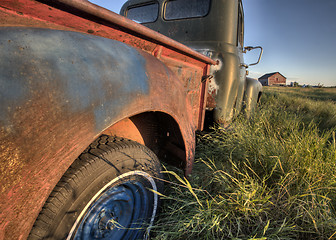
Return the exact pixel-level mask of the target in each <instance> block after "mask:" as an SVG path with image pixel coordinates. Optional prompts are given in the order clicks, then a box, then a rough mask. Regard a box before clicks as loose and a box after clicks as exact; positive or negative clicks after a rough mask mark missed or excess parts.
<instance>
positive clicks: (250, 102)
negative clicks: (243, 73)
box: [244, 77, 262, 117]
mask: <svg viewBox="0 0 336 240" xmlns="http://www.w3.org/2000/svg"><path fill="white" fill-rule="evenodd" d="M261 94H262V85H261V83H260V82H259V81H258V80H257V79H254V78H249V77H247V78H246V91H245V95H244V111H245V114H246V116H247V117H251V116H252V115H253V113H254V111H255V109H256V107H257V103H258V101H259V99H260V96H261Z"/></svg>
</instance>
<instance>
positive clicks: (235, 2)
mask: <svg viewBox="0 0 336 240" xmlns="http://www.w3.org/2000/svg"><path fill="white" fill-rule="evenodd" d="M149 2H153V1H148V0H129V1H127V2H126V3H125V4H124V6H123V7H122V9H121V11H120V14H121V15H124V16H127V10H128V9H129V8H130V7H131V6H140V5H141V4H146V3H149ZM155 2H157V3H158V4H159V14H158V18H157V19H156V20H155V21H154V22H150V23H143V25H144V26H147V27H149V28H151V29H153V30H155V31H157V32H159V33H162V34H164V35H166V36H168V37H171V38H173V39H175V40H177V41H179V42H181V43H183V44H185V45H187V46H189V47H191V48H192V49H195V50H196V51H198V52H200V53H203V54H204V55H207V56H208V57H211V58H212V59H213V60H217V62H219V64H218V66H212V67H211V69H210V72H211V74H212V75H213V76H214V77H213V79H211V80H210V82H209V85H208V86H209V88H208V97H207V104H206V108H207V109H208V110H214V111H213V114H214V120H215V121H216V122H218V123H221V124H224V125H227V124H229V123H230V122H231V121H232V119H233V118H234V117H236V116H237V115H238V114H239V112H240V111H241V109H242V103H243V96H244V92H245V86H246V81H247V80H246V67H247V65H246V64H245V63H244V57H243V53H244V51H245V50H244V46H243V37H244V13H243V6H242V1H241V0H211V1H210V3H211V4H210V10H209V13H208V14H206V15H205V16H203V17H194V18H184V19H176V20H166V19H165V18H164V14H165V4H166V1H165V0H157V1H155ZM180 14H181V13H180ZM186 14H187V13H186ZM239 19H240V21H239ZM239 23H241V24H240V25H239ZM239 40H240V41H239Z"/></svg>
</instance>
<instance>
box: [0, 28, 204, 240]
mask: <svg viewBox="0 0 336 240" xmlns="http://www.w3.org/2000/svg"><path fill="white" fill-rule="evenodd" d="M0 31H1V33H0V52H2V53H6V54H1V56H2V57H1V59H0V61H1V64H0V76H1V79H0V81H1V82H0V98H1V106H0V111H1V114H0V123H1V128H0V131H1V132H0V133H1V134H0V145H1V153H0V154H1V157H0V159H1V173H2V174H1V180H0V182H1V185H2V190H1V196H0V198H1V215H0V224H1V225H0V236H1V237H2V238H5V239H24V238H26V237H27V234H28V233H29V230H30V228H31V227H32V224H33V222H34V220H35V218H36V217H37V214H38V213H39V211H40V209H41V207H42V205H43V204H44V201H45V200H46V198H47V197H48V195H49V194H50V192H51V190H52V189H53V187H54V186H55V185H56V183H57V182H58V180H59V179H60V177H61V176H62V175H63V173H64V172H65V171H66V169H67V168H68V167H69V166H70V165H71V163H72V162H73V161H74V159H75V158H76V157H77V156H78V155H79V154H80V153H81V152H82V151H83V150H84V149H85V148H86V147H87V146H88V145H89V144H90V143H91V142H92V141H93V140H94V139H95V138H96V137H97V136H99V135H100V134H101V133H102V132H103V131H104V130H105V129H106V128H108V127H110V126H112V125H113V124H114V123H117V122H118V121H120V120H122V119H125V118H128V117H130V116H133V115H136V114H138V113H142V112H150V111H159V112H164V113H166V114H168V115H170V116H172V117H173V118H174V120H175V121H176V122H177V123H178V125H179V128H180V131H181V134H182V136H183V140H184V144H185V149H186V153H185V156H186V160H185V161H186V164H185V165H186V173H190V171H191V167H192V161H193V156H194V147H195V146H194V145H195V140H194V138H195V134H194V132H195V130H196V129H197V126H198V118H199V114H200V112H199V111H200V108H199V104H200V99H195V100H193V99H194V98H200V97H201V84H202V83H201V81H200V79H201V76H202V74H203V68H202V67H201V66H198V67H197V66H194V67H192V64H190V63H187V65H190V68H191V69H192V71H191V72H190V73H189V74H188V71H186V69H184V70H183V71H182V70H180V74H179V75H180V76H182V77H185V76H189V75H190V77H192V79H189V80H192V81H191V82H193V83H194V85H193V86H192V87H189V86H186V85H187V84H185V83H183V81H181V78H179V77H178V76H177V75H176V74H175V73H174V72H173V71H172V70H171V69H170V68H168V67H167V65H165V64H163V63H162V62H161V61H159V60H158V59H157V58H155V57H154V56H152V55H150V54H147V53H145V52H143V51H141V50H137V49H136V48H133V47H130V46H128V45H126V44H124V43H121V42H118V41H115V40H110V39H106V38H101V37H96V36H90V35H88V34H82V33H76V32H69V31H59V30H48V29H40V28H21V27H20V28H17V27H6V28H1V29H0ZM171 61H172V62H173V60H171ZM175 65H176V66H178V65H180V68H181V66H183V64H182V65H181V63H179V62H178V63H175ZM195 69H196V70H195ZM197 70H200V71H197ZM176 71H177V70H176ZM177 72H178V71H177ZM197 78H198V79H199V82H198V84H197V81H196V79H197ZM189 80H188V81H187V82H189ZM172 86H174V87H173V88H172ZM197 87H198V90H197ZM188 89H189V90H188ZM195 91H196V93H195ZM190 93H192V94H190ZM172 99H174V101H172ZM190 99H191V100H193V102H191V101H190ZM196 105H197V106H196ZM195 114H196V116H195Z"/></svg>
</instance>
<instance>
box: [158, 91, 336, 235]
mask: <svg viewBox="0 0 336 240" xmlns="http://www.w3.org/2000/svg"><path fill="white" fill-rule="evenodd" d="M335 130H336V89H335V88H334V89H332V88H330V89H325V88H322V89H302V88H285V87H284V88H264V94H263V96H262V99H261V103H260V106H259V109H258V110H257V112H256V115H255V117H254V118H253V119H251V120H247V119H245V118H244V117H240V118H239V119H237V120H236V121H235V122H234V123H233V124H232V127H231V128H229V129H222V128H221V127H218V126H217V127H214V129H213V130H212V131H210V132H206V133H204V132H203V133H200V134H199V135H198V137H197V149H196V160H195V164H194V170H193V175H192V177H191V178H190V179H189V181H187V180H186V179H184V178H183V175H182V172H181V171H179V170H177V169H171V168H169V170H166V171H165V172H166V179H167V180H168V181H169V182H170V183H168V184H166V186H165V188H166V191H165V193H164V196H163V197H162V199H163V201H162V202H163V209H162V211H161V213H160V215H159V217H158V219H159V220H158V221H157V224H156V226H155V227H154V228H153V230H152V231H153V232H154V234H153V235H154V239H336V137H335Z"/></svg>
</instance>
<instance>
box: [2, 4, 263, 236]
mask: <svg viewBox="0 0 336 240" xmlns="http://www.w3.org/2000/svg"><path fill="white" fill-rule="evenodd" d="M121 14H122V15H124V16H126V17H123V16H120V15H119V14H116V13H113V12H111V11H109V10H107V9H104V8H102V7H99V6H97V5H95V4H92V3H90V2H89V1H86V0H1V2H0V53H1V58H0V161H1V162H0V164H1V165H0V168H1V176H0V183H1V190H0V199H1V200H0V239H27V238H28V239H147V238H148V237H149V233H150V230H151V227H152V225H153V222H154V220H155V216H156V212H157V209H158V203H159V194H158V193H159V192H160V191H162V187H163V186H162V185H163V184H162V182H161V181H160V179H161V178H162V176H161V173H160V166H161V165H160V162H161V161H165V162H167V163H168V164H174V165H176V166H179V167H181V168H182V169H184V172H185V175H189V174H190V173H191V170H192V164H193V159H194V150H195V131H196V130H202V129H203V127H204V122H205V116H206V114H210V115H211V114H213V115H214V120H215V121H216V122H218V123H220V124H227V123H229V122H230V121H231V120H232V118H233V117H234V116H236V115H237V114H238V112H239V111H240V110H241V109H242V108H243V109H245V112H246V113H247V114H249V113H251V112H252V109H253V108H254V107H255V105H256V102H257V100H258V97H260V93H261V87H260V86H259V85H258V82H257V81H255V80H253V79H250V78H246V76H245V75H246V68H247V65H246V64H245V63H244V62H243V57H242V53H243V52H245V51H246V50H251V49H252V47H247V48H243V9H242V3H241V1H240V0H225V1H224V0H190V1H185V0H174V1H171V0H154V1H149V0H148V1H144V0H143V1H140V0H130V1H128V2H126V3H125V5H124V6H123V8H122V10H121ZM139 23H141V24H139ZM214 24H216V26H217V28H218V27H222V30H221V31H220V32H218V31H217V30H216V29H215V27H214ZM208 26H209V27H208ZM211 26H212V27H211ZM149 28H152V29H153V30H151V29H149ZM207 31H209V32H207ZM216 31H217V32H216ZM159 32H160V33H159ZM165 35H166V36H165ZM173 39H175V40H173ZM243 104H245V107H242V105H243Z"/></svg>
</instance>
